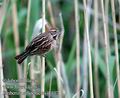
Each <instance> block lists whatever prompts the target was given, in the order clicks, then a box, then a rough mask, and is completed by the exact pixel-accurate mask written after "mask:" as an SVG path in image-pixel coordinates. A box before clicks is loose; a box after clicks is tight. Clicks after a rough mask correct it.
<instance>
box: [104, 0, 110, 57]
mask: <svg viewBox="0 0 120 98" xmlns="http://www.w3.org/2000/svg"><path fill="white" fill-rule="evenodd" d="M108 13H109V0H105V18H106V21H108ZM106 32H107V43H108V55H109V56H110V55H111V53H110V40H109V26H108V22H106Z"/></svg>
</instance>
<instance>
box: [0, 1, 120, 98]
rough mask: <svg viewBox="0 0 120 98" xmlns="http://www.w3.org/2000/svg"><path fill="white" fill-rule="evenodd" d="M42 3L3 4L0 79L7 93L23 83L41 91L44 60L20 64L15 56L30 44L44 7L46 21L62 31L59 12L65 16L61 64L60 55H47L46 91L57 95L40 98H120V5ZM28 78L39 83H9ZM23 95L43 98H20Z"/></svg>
mask: <svg viewBox="0 0 120 98" xmlns="http://www.w3.org/2000/svg"><path fill="white" fill-rule="evenodd" d="M43 2H44V0H0V49H1V51H0V57H1V58H0V66H1V67H0V77H1V78H0V80H1V84H2V83H3V85H4V86H5V88H4V90H5V91H7V92H9V91H12V92H14V91H18V90H19V86H20V85H21V86H25V85H26V86H27V87H28V86H31V87H34V86H37V87H38V88H39V89H41V88H42V86H41V83H42V82H41V80H42V79H43V77H42V76H41V75H42V73H43V72H44V70H43V67H42V64H43V63H42V62H43V61H41V58H40V57H39V56H36V57H31V58H28V59H27V60H26V61H25V63H24V64H22V66H19V65H18V64H17V63H16V60H15V58H14V57H15V56H16V54H19V53H20V52H22V51H23V50H24V48H25V46H26V45H27V44H28V43H29V42H30V41H31V38H32V34H33V29H34V25H35V23H36V21H37V20H38V19H40V18H42V17H43V14H42V12H43V9H44V7H45V17H46V20H47V21H48V22H49V23H50V24H51V25H53V26H56V27H57V28H59V29H60V28H61V20H60V16H59V13H60V12H61V13H62V19H63V24H64V37H63V44H62V51H60V52H59V53H60V55H61V56H60V58H62V60H61V59H60V58H59V56H58V58H57V53H56V52H54V51H51V52H50V53H48V54H47V55H46V56H45V77H44V79H45V81H44V79H43V82H44V83H45V86H44V84H43V88H44V87H45V88H44V89H45V91H44V89H43V91H44V92H49V91H51V92H50V94H51V93H52V91H58V92H59V93H55V92H54V93H52V94H51V95H49V94H45V96H41V98H44V97H45V98H58V96H59V97H60V98H64V97H66V98H69V97H70V98H80V97H79V92H80V94H81V96H82V98H120V78H119V75H120V72H119V56H120V53H119V51H120V43H119V42H120V1H119V0H45V4H44V3H43ZM43 6H44V7H43ZM78 36H79V37H78ZM76 39H77V40H76ZM59 53H58V54H59ZM55 54H56V55H55ZM55 58H57V59H55ZM59 62H62V63H60V64H59ZM2 66H3V67H2ZM42 70H43V71H42ZM43 75H44V74H43ZM24 78H25V79H26V80H31V79H32V80H35V83H31V82H27V83H20V84H17V83H14V82H12V83H11V82H8V81H7V80H20V79H24ZM3 80H4V81H3ZM2 89H3V87H2V86H1V90H2ZM32 90H33V89H32ZM21 91H27V93H28V92H31V89H29V88H28V89H25V88H22V90H21ZM64 93H65V94H64ZM4 97H5V98H18V95H8V94H6V95H5V96H2V95H0V98H4ZM19 97H20V98H40V96H35V95H26V96H25V95H22V94H20V95H19Z"/></svg>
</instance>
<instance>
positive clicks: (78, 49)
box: [74, 0, 80, 98]
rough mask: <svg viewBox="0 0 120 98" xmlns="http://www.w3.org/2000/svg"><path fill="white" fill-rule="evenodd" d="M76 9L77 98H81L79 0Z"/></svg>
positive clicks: (76, 2) (75, 2)
mask: <svg viewBox="0 0 120 98" xmlns="http://www.w3.org/2000/svg"><path fill="white" fill-rule="evenodd" d="M74 7H75V27H76V59H77V60H76V75H77V84H76V93H77V92H78V93H77V96H76V98H80V92H79V91H80V37H79V36H80V35H79V18H80V17H79V10H78V0H74Z"/></svg>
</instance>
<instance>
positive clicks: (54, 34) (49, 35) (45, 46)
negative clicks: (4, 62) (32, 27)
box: [15, 28, 61, 64]
mask: <svg viewBox="0 0 120 98" xmlns="http://www.w3.org/2000/svg"><path fill="white" fill-rule="evenodd" d="M60 34H61V32H59V31H58V30H56V29H55V28H52V29H50V30H49V31H48V32H45V33H42V34H39V35H38V36H37V37H35V38H34V39H33V40H32V41H31V42H30V43H29V45H28V46H27V47H26V49H25V50H24V52H23V53H21V54H19V55H17V56H16V57H15V59H16V60H17V62H18V64H21V63H22V62H23V61H24V60H25V59H26V57H28V56H32V55H44V54H45V53H47V52H49V51H50V50H52V49H53V48H56V46H57V45H56V40H57V39H58V38H59V36H60Z"/></svg>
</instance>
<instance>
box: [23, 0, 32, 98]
mask: <svg viewBox="0 0 120 98" xmlns="http://www.w3.org/2000/svg"><path fill="white" fill-rule="evenodd" d="M30 8H31V0H28V11H27V19H26V33H25V47H26V46H27V44H28V32H29V24H30ZM24 80H27V59H26V60H25V63H24ZM24 86H26V82H24ZM25 91H26V89H25ZM32 98H33V97H32Z"/></svg>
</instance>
